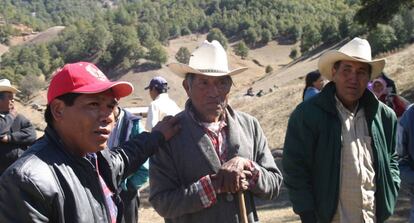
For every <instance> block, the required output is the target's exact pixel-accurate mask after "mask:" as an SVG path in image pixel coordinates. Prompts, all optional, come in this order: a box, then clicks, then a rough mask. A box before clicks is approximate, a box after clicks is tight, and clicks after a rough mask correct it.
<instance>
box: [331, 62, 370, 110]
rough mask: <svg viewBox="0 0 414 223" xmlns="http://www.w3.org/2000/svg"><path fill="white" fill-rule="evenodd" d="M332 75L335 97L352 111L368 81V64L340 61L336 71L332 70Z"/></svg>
mask: <svg viewBox="0 0 414 223" xmlns="http://www.w3.org/2000/svg"><path fill="white" fill-rule="evenodd" d="M332 73H333V76H332V80H333V81H334V82H335V86H336V95H337V97H338V98H339V100H341V102H342V103H343V104H344V106H345V107H346V108H348V109H350V110H353V109H354V108H355V106H356V104H357V102H358V100H359V99H360V98H361V97H362V95H363V94H364V91H365V88H366V87H367V84H368V81H369V79H370V67H369V64H367V63H362V62H356V61H340V63H339V67H338V68H337V69H336V68H332Z"/></svg>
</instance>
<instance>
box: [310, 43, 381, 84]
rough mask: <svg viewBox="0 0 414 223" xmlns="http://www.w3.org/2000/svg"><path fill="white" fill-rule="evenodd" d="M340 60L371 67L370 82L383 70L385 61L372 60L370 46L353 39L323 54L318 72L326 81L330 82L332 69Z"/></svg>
mask: <svg viewBox="0 0 414 223" xmlns="http://www.w3.org/2000/svg"><path fill="white" fill-rule="evenodd" d="M340 60H349V61H358V62H362V63H367V64H369V65H371V80H372V79H374V78H376V77H377V76H378V75H379V74H380V73H381V71H382V69H384V66H385V59H378V60H372V57H371V46H370V45H369V43H368V41H367V40H365V39H361V38H358V37H355V38H354V39H353V40H351V41H349V42H348V43H347V44H345V45H343V46H342V47H341V48H339V50H330V51H328V52H326V53H324V54H323V55H322V56H321V58H320V59H319V62H318V68H319V71H320V72H321V74H322V75H323V76H325V77H326V79H328V80H332V67H333V65H334V64H335V63H336V62H337V61H340Z"/></svg>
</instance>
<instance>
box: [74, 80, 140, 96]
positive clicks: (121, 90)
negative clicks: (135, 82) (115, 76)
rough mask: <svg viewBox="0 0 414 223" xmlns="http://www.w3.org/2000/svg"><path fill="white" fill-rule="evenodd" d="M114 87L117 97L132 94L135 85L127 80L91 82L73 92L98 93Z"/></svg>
mask: <svg viewBox="0 0 414 223" xmlns="http://www.w3.org/2000/svg"><path fill="white" fill-rule="evenodd" d="M109 89H112V91H113V93H114V96H115V97H116V98H123V97H126V96H128V95H130V94H131V93H132V92H133V91H134V86H132V84H131V83H129V82H126V81H115V82H109V81H108V82H100V83H96V84H89V85H86V86H83V87H80V88H77V89H75V90H73V91H72V93H80V94H97V93H101V92H104V91H106V90H109Z"/></svg>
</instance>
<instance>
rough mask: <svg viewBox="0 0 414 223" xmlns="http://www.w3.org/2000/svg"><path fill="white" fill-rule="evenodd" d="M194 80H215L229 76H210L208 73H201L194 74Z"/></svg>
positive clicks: (228, 77)
mask: <svg viewBox="0 0 414 223" xmlns="http://www.w3.org/2000/svg"><path fill="white" fill-rule="evenodd" d="M194 79H195V80H197V79H198V80H210V81H217V80H226V79H230V80H231V77H230V76H229V75H223V76H210V75H203V74H194Z"/></svg>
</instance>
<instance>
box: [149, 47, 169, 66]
mask: <svg viewBox="0 0 414 223" xmlns="http://www.w3.org/2000/svg"><path fill="white" fill-rule="evenodd" d="M147 59H149V60H152V61H153V62H155V63H156V64H158V65H161V64H163V63H165V62H167V59H168V56H167V52H165V50H164V48H163V47H162V46H161V45H155V46H153V47H152V48H151V49H150V51H149V53H148V57H147Z"/></svg>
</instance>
